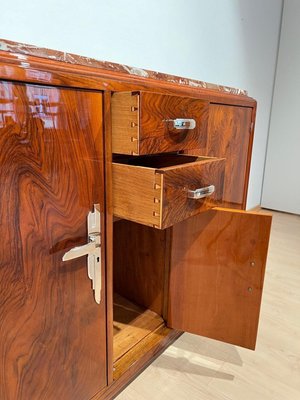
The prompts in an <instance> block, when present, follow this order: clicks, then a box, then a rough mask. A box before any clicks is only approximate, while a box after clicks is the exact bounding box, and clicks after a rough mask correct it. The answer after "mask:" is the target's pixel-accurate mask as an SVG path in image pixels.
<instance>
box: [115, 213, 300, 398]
mask: <svg viewBox="0 0 300 400" xmlns="http://www.w3.org/2000/svg"><path fill="white" fill-rule="evenodd" d="M117 399H118V400H148V399H149V400H162V399H163V400H171V399H172V400H177V399H178V400H179V399H180V400H185V399H186V400H299V399H300V216H295V215H289V214H282V213H274V218H273V225H272V234H271V243H270V252H269V257H268V263H267V272H266V277H265V288H264V295H263V303H262V310H261V319H260V326H259V336H258V341H257V348H256V351H255V352H252V351H250V350H245V349H242V348H239V347H235V346H232V345H227V344H224V343H220V342H217V341H213V340H209V339H206V338H202V337H198V336H195V335H190V334H184V335H183V336H182V337H181V338H180V339H179V340H177V341H176V342H175V343H174V344H173V345H172V346H171V347H170V348H168V349H167V350H166V351H165V352H164V353H163V354H162V355H161V356H160V357H159V358H158V359H157V360H156V361H155V362H154V363H153V364H152V365H151V366H150V367H148V368H147V369H146V370H145V371H144V372H143V373H142V374H141V375H140V376H139V377H138V378H137V379H136V380H135V381H134V382H133V383H132V384H131V385H130V386H128V387H127V388H126V389H125V391H123V392H122V393H121V394H120V395H119V396H118V397H117Z"/></svg>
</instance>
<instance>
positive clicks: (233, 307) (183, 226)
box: [167, 209, 272, 349]
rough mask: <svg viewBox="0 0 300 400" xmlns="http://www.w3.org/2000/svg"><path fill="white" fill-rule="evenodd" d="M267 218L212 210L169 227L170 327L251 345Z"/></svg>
mask: <svg viewBox="0 0 300 400" xmlns="http://www.w3.org/2000/svg"><path fill="white" fill-rule="evenodd" d="M271 219H272V217H271V216H270V215H264V214H256V213H247V212H244V211H238V210H226V209H213V210H211V211H207V212H206V213H203V214H200V215H198V216H195V217H193V218H190V219H187V220H185V221H183V222H181V223H179V224H177V225H175V226H174V227H173V236H172V237H173V243H172V251H171V269H170V286H169V305H168V315H167V324H168V326H169V327H171V328H175V329H178V330H181V331H187V332H190V333H194V334H198V335H202V336H206V337H209V338H212V339H217V340H221V341H223V342H227V343H232V344H235V345H238V346H242V347H246V348H249V349H254V348H255V344H256V337H257V328H258V321H259V312H260V304H261V296H262V289H263V281H264V273H265V265H266V257H267V250H268V243H269V234H270V227H271Z"/></svg>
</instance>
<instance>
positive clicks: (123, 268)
mask: <svg viewBox="0 0 300 400" xmlns="http://www.w3.org/2000/svg"><path fill="white" fill-rule="evenodd" d="M166 241H167V231H166V230H158V229H153V228H150V227H148V226H144V225H141V224H136V223H134V222H130V221H126V220H121V221H117V222H115V223H114V290H115V291H116V292H117V293H119V294H121V295H122V296H124V297H126V298H127V299H129V300H131V301H133V302H135V303H137V304H140V305H141V306H144V307H146V308H149V309H150V310H152V311H154V312H156V313H157V314H159V315H163V307H164V290H165V282H164V276H165V269H166V268H165V265H164V261H165V259H166V258H167V252H168V247H167V245H166Z"/></svg>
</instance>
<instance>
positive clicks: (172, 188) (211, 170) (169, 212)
mask: <svg viewBox="0 0 300 400" xmlns="http://www.w3.org/2000/svg"><path fill="white" fill-rule="evenodd" d="M224 172H225V160H224V159H211V160H207V161H205V162H201V163H195V165H183V166H182V167H179V168H177V169H170V170H166V171H164V174H163V195H162V210H163V212H162V222H161V224H162V227H164V228H167V227H168V226H171V225H174V224H176V223H177V222H180V221H183V220H185V219H187V218H189V217H191V216H193V215H196V214H199V213H200V212H203V211H206V210H208V209H210V208H213V207H216V206H220V205H221V204H222V198H223V186H224ZM201 189H203V190H201ZM210 190H214V191H213V193H212V194H209V192H210ZM205 192H207V194H208V195H207V196H205V194H206V193H205ZM202 195H203V196H205V197H201V196H202ZM199 197H200V198H199Z"/></svg>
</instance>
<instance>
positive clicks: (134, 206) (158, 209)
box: [112, 154, 225, 229]
mask: <svg viewBox="0 0 300 400" xmlns="http://www.w3.org/2000/svg"><path fill="white" fill-rule="evenodd" d="M112 169H113V209H114V215H115V216H117V217H120V218H125V219H128V220H131V221H135V222H138V223H140V224H144V225H149V226H153V227H155V228H158V229H164V228H167V227H169V226H171V225H174V224H176V223H177V222H180V221H182V220H184V219H186V218H189V217H191V216H193V215H196V214H198V213H200V212H202V211H206V210H207V209H209V208H212V207H215V206H220V205H222V196H223V183H224V170H225V159H218V158H208V157H198V156H188V155H180V154H163V155H156V156H144V157H124V156H123V157H117V158H116V159H115V162H113V167H112ZM206 188H208V189H206ZM197 189H198V191H197ZM199 189H202V191H200V190H199ZM213 189H214V190H213ZM210 190H211V191H213V193H211V194H209V193H207V192H209V191H210ZM199 196H200V197H201V196H206V197H202V198H198V199H197V197H199ZM193 197H194V198H193Z"/></svg>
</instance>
